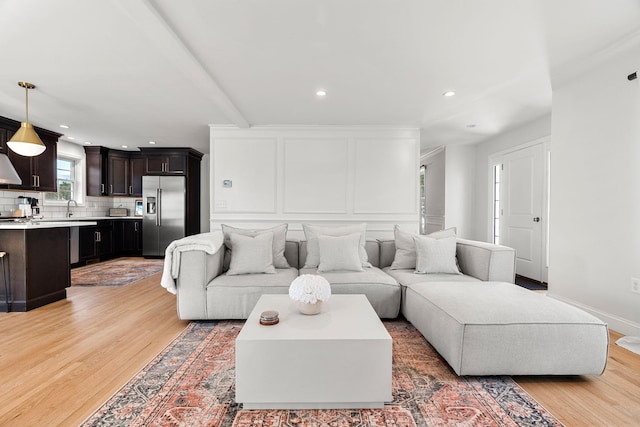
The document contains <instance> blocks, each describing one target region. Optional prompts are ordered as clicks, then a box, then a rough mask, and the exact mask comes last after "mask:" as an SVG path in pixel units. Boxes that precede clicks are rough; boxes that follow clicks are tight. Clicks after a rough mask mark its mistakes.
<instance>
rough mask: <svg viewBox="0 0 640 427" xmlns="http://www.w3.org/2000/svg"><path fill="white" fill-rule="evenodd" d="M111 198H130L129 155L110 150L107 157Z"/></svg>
mask: <svg viewBox="0 0 640 427" xmlns="http://www.w3.org/2000/svg"><path fill="white" fill-rule="evenodd" d="M107 159H108V169H107V183H108V186H109V188H108V190H107V191H108V195H109V196H129V181H130V176H129V154H126V153H119V152H116V151H115V150H110V151H109V154H108V155H107Z"/></svg>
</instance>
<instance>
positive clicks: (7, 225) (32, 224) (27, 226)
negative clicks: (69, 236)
mask: <svg viewBox="0 0 640 427" xmlns="http://www.w3.org/2000/svg"><path fill="white" fill-rule="evenodd" d="M90 225H96V222H95V221H61V220H58V221H55V220H49V221H38V220H36V221H26V222H17V221H16V222H0V230H32V229H39V228H59V227H88V226H90Z"/></svg>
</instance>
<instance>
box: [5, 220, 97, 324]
mask: <svg viewBox="0 0 640 427" xmlns="http://www.w3.org/2000/svg"><path fill="white" fill-rule="evenodd" d="M94 225H96V223H95V222H91V221H82V222H79V221H50V222H44V221H43V222H38V221H27V222H0V251H2V252H6V253H7V255H6V256H5V257H4V258H5V260H4V261H5V268H6V269H7V279H8V282H9V295H6V293H5V287H4V283H3V284H2V286H1V287H0V311H7V307H8V308H9V311H28V310H32V309H34V308H37V307H41V306H43V305H45V304H49V303H52V302H54V301H59V300H62V299H65V298H66V297H67V290H66V288H68V287H69V286H70V285H71V270H70V267H69V236H70V228H71V227H85V226H94ZM0 280H3V279H2V278H1V277H0ZM7 301H8V302H7Z"/></svg>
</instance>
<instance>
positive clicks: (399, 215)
mask: <svg viewBox="0 0 640 427" xmlns="http://www.w3.org/2000/svg"><path fill="white" fill-rule="evenodd" d="M210 135H211V137H210V138H211V139H210V147H211V165H212V168H211V175H210V176H211V178H210V179H211V216H210V223H211V230H216V229H219V228H220V225H221V224H230V225H234V226H238V227H246V228H249V227H251V228H265V227H269V226H273V225H276V224H280V223H283V222H286V223H288V224H289V236H290V237H293V238H303V237H304V234H303V233H302V224H304V223H313V224H322V225H328V226H331V225H345V224H353V223H361V222H366V223H367V236H368V238H390V237H393V226H394V225H395V224H399V225H400V226H402V227H403V228H404V229H406V230H413V231H417V230H418V221H419V217H418V206H419V203H418V202H419V194H418V180H419V173H418V171H419V157H420V152H419V149H420V147H419V144H420V135H419V130H418V129H415V128H393V127H390V128H388V127H384V128H382V127H355V126H278V127H275V126H274V127H272V126H261V127H252V128H248V129H240V128H235V127H230V126H211V132H210ZM228 181H231V183H230V184H229V183H228ZM225 182H226V184H225Z"/></svg>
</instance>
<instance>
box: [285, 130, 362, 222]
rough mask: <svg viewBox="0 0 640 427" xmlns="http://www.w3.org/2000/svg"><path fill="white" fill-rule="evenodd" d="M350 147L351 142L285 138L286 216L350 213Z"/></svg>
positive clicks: (344, 140) (345, 140)
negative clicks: (348, 192)
mask: <svg viewBox="0 0 640 427" xmlns="http://www.w3.org/2000/svg"><path fill="white" fill-rule="evenodd" d="M348 144H349V141H348V140H347V139H321V138H318V139H316V138H306V139H290V138H284V162H283V169H284V189H283V190H284V213H285V214H295V213H316V214H318V213H320V214H346V213H347V186H346V185H345V183H346V182H347V178H348V168H349V162H348V160H349V159H348V153H349V145H348ZM328 190H329V191H328Z"/></svg>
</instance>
